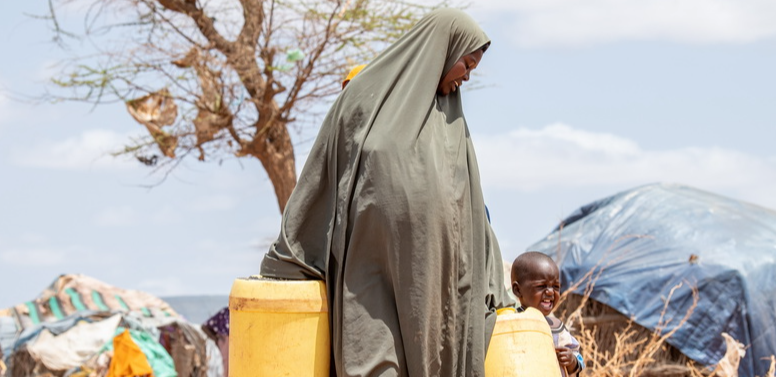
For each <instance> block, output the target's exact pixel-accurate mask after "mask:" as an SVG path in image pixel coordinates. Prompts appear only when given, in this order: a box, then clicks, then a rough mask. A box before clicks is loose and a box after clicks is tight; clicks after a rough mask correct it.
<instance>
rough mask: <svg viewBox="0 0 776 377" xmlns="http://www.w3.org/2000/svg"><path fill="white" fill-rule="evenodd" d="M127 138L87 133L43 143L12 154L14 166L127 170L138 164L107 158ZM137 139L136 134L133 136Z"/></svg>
mask: <svg viewBox="0 0 776 377" xmlns="http://www.w3.org/2000/svg"><path fill="white" fill-rule="evenodd" d="M130 136H131V135H127V134H119V133H116V132H113V131H108V130H89V131H85V132H83V133H82V134H80V135H78V136H75V137H70V138H67V139H65V140H60V141H50V140H43V141H40V142H39V143H38V144H37V145H34V146H32V147H30V148H28V149H24V150H21V149H17V150H15V151H14V152H12V160H13V161H14V163H15V164H16V165H20V166H26V167H38V168H49V169H68V170H70V169H75V170H82V169H92V168H101V169H131V168H137V167H138V166H139V164H138V163H137V162H136V161H134V160H133V159H132V158H131V157H130V156H118V157H114V156H111V155H110V153H111V152H115V151H116V150H118V149H120V148H121V146H122V145H124V144H126V143H127V141H128V140H129V138H130ZM135 136H137V135H135Z"/></svg>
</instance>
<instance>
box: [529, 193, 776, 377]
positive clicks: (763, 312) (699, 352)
mask: <svg viewBox="0 0 776 377" xmlns="http://www.w3.org/2000/svg"><path fill="white" fill-rule="evenodd" d="M562 224H563V227H562V228H561V227H560V226H559V227H558V229H556V230H555V231H554V232H553V233H551V234H550V235H548V236H547V237H546V238H545V239H544V240H542V241H539V242H537V243H536V244H534V245H532V246H530V247H529V248H528V250H536V251H541V252H543V253H545V254H548V255H551V256H553V257H555V259H556V261H558V265H559V266H560V268H561V284H562V285H563V286H564V287H571V286H572V283H573V282H577V281H579V280H580V279H582V278H583V276H584V275H585V274H586V273H587V272H588V271H590V270H591V269H593V268H597V267H603V268H604V271H603V273H602V275H601V276H600V277H599V278H598V279H597V281H596V282H595V287H594V289H593V291H592V294H591V297H592V298H593V299H595V300H597V301H599V302H602V303H604V304H606V305H609V306H610V307H612V308H614V309H615V310H617V311H619V312H620V313H622V314H623V315H625V316H628V317H633V318H635V321H636V322H637V323H638V324H640V325H642V326H644V327H646V328H649V329H655V328H656V326H657V325H658V324H659V321H660V318H661V311H662V310H663V306H664V302H663V299H664V298H666V296H667V295H668V293H669V291H670V290H671V288H672V287H674V286H676V285H677V284H679V283H683V284H684V286H683V288H680V289H678V290H676V291H675V293H674V294H673V296H672V297H671V300H670V303H669V305H668V309H667V310H666V312H665V316H664V317H663V318H665V319H671V318H672V319H673V320H672V321H671V322H670V323H669V324H668V326H667V328H666V330H665V331H669V330H670V329H672V328H673V326H675V325H676V323H677V322H678V321H679V320H680V319H681V318H682V317H684V315H685V313H687V311H688V309H689V308H690V306H691V305H692V301H693V299H692V291H691V290H690V289H689V287H690V286H697V288H698V292H699V302H698V305H697V307H696V308H695V311H694V312H693V313H692V315H691V316H690V317H689V318H688V321H687V323H686V324H685V325H684V326H682V327H680V328H679V329H678V331H677V332H676V333H675V334H674V335H673V336H672V337H671V338H670V339H668V343H670V344H671V345H673V346H674V347H676V348H678V349H679V350H680V351H681V352H682V353H684V354H685V355H687V356H688V357H690V358H692V359H694V360H696V361H698V362H700V363H703V364H706V365H711V364H716V363H717V362H718V361H719V360H720V359H721V358H722V357H723V356H724V354H725V348H726V346H725V341H724V339H723V338H722V336H721V333H723V332H726V333H728V334H730V335H732V336H733V337H734V338H735V339H737V340H738V341H740V342H741V343H743V344H745V345H747V346H748V347H749V348H748V349H747V352H746V355H745V357H744V359H743V360H741V364H740V366H739V373H740V375H741V376H750V377H751V376H755V375H760V376H762V375H765V374H766V372H767V370H768V366H769V360H765V359H764V358H768V357H770V356H771V355H773V354H776V211H772V210H769V209H765V208H762V207H758V206H755V205H751V204H747V203H743V202H740V201H736V200H732V199H728V198H724V197H721V196H718V195H714V194H711V193H708V192H704V191H700V190H697V189H693V188H690V187H686V186H679V185H666V184H653V185H648V186H643V187H639V188H636V189H633V190H630V191H626V192H622V193H619V194H617V195H614V196H612V197H609V198H606V199H602V200H599V201H597V202H594V203H591V204H589V205H586V206H584V207H582V208H580V209H579V210H577V211H576V212H574V213H573V214H571V215H570V216H569V217H568V218H567V219H565V220H564V221H563V222H562ZM584 288H585V287H584V285H583V286H581V287H579V288H577V289H576V290H575V291H574V292H575V293H578V294H582V293H583V290H584Z"/></svg>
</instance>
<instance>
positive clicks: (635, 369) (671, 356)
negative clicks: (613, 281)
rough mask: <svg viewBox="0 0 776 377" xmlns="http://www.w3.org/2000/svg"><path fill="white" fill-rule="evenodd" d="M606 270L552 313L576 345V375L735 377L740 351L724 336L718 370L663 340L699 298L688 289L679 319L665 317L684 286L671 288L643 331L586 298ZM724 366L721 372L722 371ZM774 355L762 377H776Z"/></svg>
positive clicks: (591, 274)
mask: <svg viewBox="0 0 776 377" xmlns="http://www.w3.org/2000/svg"><path fill="white" fill-rule="evenodd" d="M611 263H612V262H609V263H607V264H606V265H602V264H600V263H599V265H597V266H595V267H594V268H593V269H592V270H591V271H590V272H588V274H586V275H585V277H584V278H583V279H581V280H580V282H582V283H584V284H585V289H584V291H583V292H584V294H583V295H577V294H571V293H568V292H570V291H572V290H573V289H575V288H577V287H579V286H581V284H582V283H579V282H578V283H577V284H576V285H575V286H573V287H572V288H571V289H569V290H567V291H566V293H564V294H563V295H562V296H561V300H560V302H561V303H560V305H559V306H558V310H557V311H556V314H557V315H558V316H559V317H560V318H562V319H565V322H566V324H567V325H568V326H569V327H570V328H571V331H572V333H573V334H574V336H575V337H576V338H577V340H578V341H579V343H580V346H581V350H582V354H583V356H584V358H585V362H586V364H587V368H586V369H585V370H584V371H583V372H582V373H581V376H596V377H624V376H628V377H636V376H638V377H652V376H654V377H657V376H661V377H738V374H737V369H738V362H739V361H740V358H741V357H742V355H741V354H740V353H739V352H740V350H739V347H741V348H742V347H743V346H741V345H740V343H738V342H737V341H735V340H734V339H733V338H732V337H730V336H728V335H727V334H724V333H723V334H720V336H721V337H725V338H729V339H728V351H727V354H726V355H725V357H724V358H723V359H722V361H721V362H720V363H719V365H717V366H714V367H712V368H707V367H704V366H702V365H699V364H698V363H696V362H694V361H693V360H691V359H689V358H688V357H686V356H685V355H683V354H682V353H681V352H679V350H677V349H676V348H674V347H673V346H671V345H670V344H668V343H666V340H668V338H670V337H671V336H672V335H673V334H675V333H676V331H678V330H679V329H680V328H681V327H682V326H684V325H685V324H686V322H687V320H688V318H689V317H690V316H691V315H692V313H693V311H694V310H695V308H696V307H697V304H698V299H699V293H698V290H697V288H696V287H694V286H689V289H691V290H692V297H693V302H692V305H691V306H690V308H689V309H688V310H687V312H686V313H684V315H683V316H682V318H678V319H677V318H667V317H666V312H667V309H668V307H669V304H670V302H671V298H672V297H673V296H674V293H675V292H676V291H677V290H679V289H688V288H686V287H685V288H683V287H684V286H685V285H689V284H687V283H686V282H685V283H680V284H677V285H676V286H674V287H673V288H672V289H671V290H670V291H669V293H668V294H667V296H666V297H665V298H664V300H663V301H664V303H663V310H662V311H661V315H660V320H659V321H658V325H657V327H656V328H655V329H654V331H653V330H649V329H646V328H644V327H642V326H640V325H638V324H636V323H635V322H634V321H633V320H632V319H630V318H627V317H625V316H623V315H622V314H620V313H619V312H617V311H615V310H614V309H612V308H610V307H609V306H607V305H604V304H601V303H599V302H597V301H595V300H591V299H590V294H591V293H592V291H593V287H594V285H595V281H596V280H597V279H598V278H599V277H600V276H601V274H602V273H603V271H604V269H605V268H606V266H608V265H610V264H611ZM723 367H724V368H723ZM775 370H776V356H772V357H771V366H770V370H769V371H768V373H767V374H766V375H765V376H763V377H776V376H775V375H774V374H776V372H775Z"/></svg>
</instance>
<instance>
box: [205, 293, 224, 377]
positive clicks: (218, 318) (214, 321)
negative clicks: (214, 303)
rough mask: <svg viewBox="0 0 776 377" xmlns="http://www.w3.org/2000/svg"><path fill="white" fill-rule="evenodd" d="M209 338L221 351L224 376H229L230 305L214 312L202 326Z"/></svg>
mask: <svg viewBox="0 0 776 377" xmlns="http://www.w3.org/2000/svg"><path fill="white" fill-rule="evenodd" d="M201 328H202V331H203V332H204V333H205V335H207V337H208V338H210V339H211V340H213V341H214V342H215V343H216V345H217V346H218V350H219V351H220V352H221V362H222V363H223V366H224V377H228V376H229V307H225V308H223V309H221V310H219V311H218V313H216V314H213V316H212V317H210V318H208V320H207V321H205V323H203V324H202V326H201Z"/></svg>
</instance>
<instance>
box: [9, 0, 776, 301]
mask: <svg viewBox="0 0 776 377" xmlns="http://www.w3.org/2000/svg"><path fill="white" fill-rule="evenodd" d="M474 4H475V5H473V6H472V7H470V8H469V12H470V13H472V15H473V16H474V17H475V18H476V19H477V20H478V21H480V22H481V25H482V26H483V28H484V29H485V30H486V32H487V33H488V35H489V36H490V37H491V38H492V40H493V45H492V47H491V48H490V49H489V50H488V52H487V53H486V54H485V56H484V58H483V61H482V64H481V65H480V67H479V68H478V71H479V72H478V79H477V80H478V82H479V83H480V84H482V86H484V88H481V89H478V90H473V91H472V90H466V87H465V86H464V88H463V90H464V92H463V93H464V97H465V99H464V101H465V102H464V106H465V111H466V116H467V120H468V122H469V126H470V129H471V131H472V137H473V139H474V143H475V147H476V149H477V153H478V158H479V163H480V169H481V173H482V183H483V188H484V191H485V195H486V202H487V204H488V207H489V208H490V211H491V217H492V221H493V226H494V228H495V231H496V234H497V236H498V238H499V241H500V243H501V247H502V252H503V254H504V258H505V259H508V260H511V259H512V258H514V257H515V256H516V255H517V254H518V253H520V252H522V251H523V250H525V248H526V247H527V246H529V245H530V244H532V243H534V242H535V241H537V240H539V239H541V238H542V237H544V236H545V235H546V234H547V233H549V232H550V231H551V230H552V228H553V227H554V226H555V225H556V224H557V222H558V221H559V220H560V219H562V218H563V217H565V216H566V215H567V214H569V213H570V212H572V211H573V210H574V209H576V208H577V207H579V206H581V205H584V204H586V203H588V202H590V201H593V200H596V199H600V198H603V197H606V196H609V195H611V194H614V193H616V192H619V191H622V190H626V189H629V188H632V187H635V186H638V185H642V184H647V183H652V182H673V183H681V184H687V185H691V186H694V187H697V188H700V189H703V190H707V191H711V192H715V193H718V194H721V195H725V196H729V197H733V198H737V199H741V200H745V201H748V202H752V203H755V204H759V205H762V206H765V207H768V208H776V195H774V193H776V152H775V151H774V147H773V145H774V140H776V107H775V106H774V105H773V104H774V103H776V74H774V73H773V67H776V23H773V22H772V20H773V19H776V3H773V2H770V1H764V0H763V1H760V0H684V1H667V0H651V1H636V0H622V1H618V2H612V1H606V0H590V1H586V2H578V1H573V0H481V1H477V2H475V3H474ZM45 5H46V4H45V2H5V3H4V4H3V5H2V6H0V10H2V11H1V12H0V47H1V48H2V51H5V53H4V54H3V55H4V58H3V59H1V60H0V174H1V178H0V308H2V307H7V306H10V305H14V304H17V303H20V302H22V301H25V300H29V299H31V298H33V297H34V296H35V295H36V294H37V293H39V292H40V290H41V289H43V288H44V287H45V286H47V285H48V284H49V283H50V282H51V281H53V280H54V278H55V277H56V276H57V275H58V274H61V273H84V274H87V275H90V276H93V277H95V278H98V279H101V280H103V281H105V282H107V283H110V284H114V285H117V286H121V287H124V288H132V289H141V290H145V291H148V292H150V293H154V294H158V295H177V294H228V291H229V288H230V286H231V282H232V280H233V279H234V278H235V277H238V276H246V275H250V274H254V273H257V272H258V269H259V264H260V261H261V258H262V255H263V254H264V252H265V250H266V247H267V245H268V244H269V242H271V241H272V239H273V238H274V237H275V236H276V234H277V231H278V226H279V225H278V224H279V219H280V215H279V214H278V213H277V209H276V202H275V199H274V196H273V192H272V190H271V186H270V184H269V181H268V180H267V178H266V174H265V173H264V172H263V170H262V168H261V166H260V164H259V163H258V162H256V161H252V160H246V159H243V160H240V161H237V160H235V159H230V160H226V161H224V163H223V164H222V165H220V166H219V165H218V164H202V163H199V162H197V161H194V160H192V161H186V162H185V163H183V164H182V166H181V167H180V168H179V169H178V170H176V171H175V173H174V174H173V175H172V176H171V177H169V178H168V179H167V180H166V181H165V182H164V183H162V184H161V185H158V186H156V187H154V188H151V189H148V188H144V187H142V186H146V185H149V184H153V183H155V182H158V181H159V180H160V179H161V176H159V175H154V174H152V173H151V172H150V171H149V170H148V169H147V168H145V167H142V166H140V165H139V164H137V163H136V162H133V161H131V160H125V159H116V158H112V157H106V156H105V153H106V152H107V151H110V150H115V149H116V148H119V147H121V145H122V142H123V140H125V138H126V137H128V136H129V135H136V134H140V133H142V132H143V129H142V126H140V125H139V124H137V123H135V122H134V121H133V120H132V119H131V117H130V116H129V115H128V114H127V112H126V111H125V109H124V106H123V105H122V104H110V105H104V106H100V107H97V108H95V109H92V108H91V107H90V106H89V105H86V104H81V103H60V104H56V105H52V104H38V105H33V104H30V103H25V102H18V101H14V100H12V99H11V98H10V97H11V96H12V94H13V93H23V94H38V93H42V92H43V91H44V90H45V89H46V81H47V78H48V77H50V75H51V73H52V72H53V71H54V70H55V69H56V68H55V67H53V64H54V63H56V62H57V61H59V60H61V59H63V58H65V57H67V56H68V54H72V53H77V52H78V51H79V48H80V47H83V46H78V45H75V46H71V50H70V51H62V50H59V49H57V48H56V46H55V45H53V44H51V43H50V39H51V35H50V34H48V32H47V25H45V24H44V23H42V22H40V21H36V20H33V19H31V18H29V17H27V16H25V15H24V14H25V13H27V14H41V13H44V12H45ZM314 133H315V130H314V129H309V130H307V131H306V132H305V133H304V134H302V135H298V136H297V138H298V140H309V139H310V138H311V137H312V136H313V135H314ZM308 148H309V144H300V145H298V146H297V152H298V159H299V160H300V161H299V164H300V165H301V164H302V163H303V160H304V157H305V155H306V150H307V149H308Z"/></svg>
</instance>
